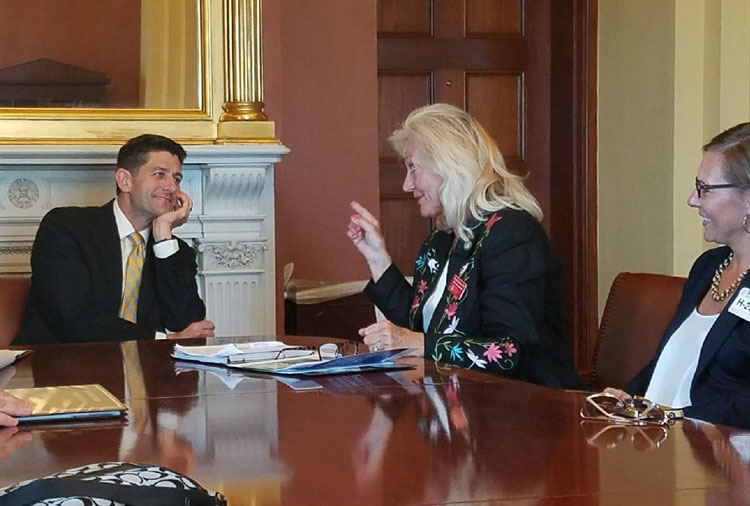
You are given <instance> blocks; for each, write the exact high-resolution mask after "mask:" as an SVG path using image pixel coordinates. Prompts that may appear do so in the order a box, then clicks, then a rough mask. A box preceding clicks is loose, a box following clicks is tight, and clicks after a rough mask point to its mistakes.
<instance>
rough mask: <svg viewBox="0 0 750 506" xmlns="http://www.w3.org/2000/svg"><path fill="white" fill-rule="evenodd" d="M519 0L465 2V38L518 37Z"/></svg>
mask: <svg viewBox="0 0 750 506" xmlns="http://www.w3.org/2000/svg"><path fill="white" fill-rule="evenodd" d="M521 4H522V1H521V0H465V5H466V7H465V9H466V24H465V28H464V32H465V33H466V36H467V37H491V36H499V35H520V34H521V33H522V32H521V27H522V18H521V13H522V12H523V6H522V5H521Z"/></svg>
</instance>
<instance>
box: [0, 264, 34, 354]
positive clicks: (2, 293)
mask: <svg viewBox="0 0 750 506" xmlns="http://www.w3.org/2000/svg"><path fill="white" fill-rule="evenodd" d="M29 288H31V277H30V276H28V275H23V274H18V275H15V274H3V275H0V349H2V348H7V347H8V345H9V344H10V342H11V341H13V338H14V337H15V336H16V334H18V332H19V331H20V330H21V325H22V324H23V315H24V312H25V311H26V299H28V297H29Z"/></svg>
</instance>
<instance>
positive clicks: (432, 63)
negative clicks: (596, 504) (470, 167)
mask: <svg viewBox="0 0 750 506" xmlns="http://www.w3.org/2000/svg"><path fill="white" fill-rule="evenodd" d="M595 10H596V0H565V1H563V2H554V1H553V0H378V108H379V112H378V132H379V154H380V215H381V222H382V223H383V232H384V235H385V239H386V242H387V244H388V246H389V250H390V252H391V254H392V256H393V258H394V261H395V262H396V264H397V265H398V266H399V267H400V268H401V269H402V271H403V272H404V273H407V274H411V272H412V271H413V261H414V258H415V256H416V252H417V249H418V248H419V245H420V243H421V241H422V240H423V239H424V237H425V236H426V234H427V233H428V231H429V230H430V229H431V223H429V221H428V220H425V219H422V218H421V217H420V216H419V213H418V211H417V206H416V204H415V203H414V202H413V200H412V197H411V195H410V194H405V193H404V192H403V191H402V190H401V184H402V181H403V176H404V167H403V165H402V162H401V160H399V158H398V157H397V155H396V153H395V152H394V151H393V149H392V148H391V147H390V145H389V143H388V136H389V134H390V133H391V132H392V131H393V130H394V129H395V128H396V127H397V126H398V124H399V122H400V121H402V120H403V119H404V118H405V117H406V115H407V114H408V113H409V111H411V110H412V109H415V108H417V107H419V106H421V105H425V104H429V103H435V102H447V103H450V104H454V105H456V106H458V107H461V108H464V109H466V110H467V111H468V112H469V113H471V114H472V115H473V116H474V117H476V118H477V119H478V120H479V121H480V122H481V123H482V124H483V125H484V127H485V128H486V129H487V131H488V132H489V134H490V135H492V136H493V137H494V139H495V140H496V141H497V143H498V145H499V147H500V150H501V152H502V153H503V156H504V157H505V160H506V163H507V165H508V167H509V168H510V169H511V170H512V171H513V172H515V173H516V174H521V175H524V176H526V184H527V186H528V187H529V189H530V190H531V191H532V193H533V194H534V195H535V196H536V198H537V199H538V200H539V203H540V204H541V207H542V210H543V211H544V221H543V225H544V227H545V229H546V230H547V232H548V234H549V235H550V238H551V240H552V243H553V244H554V246H555V248H556V250H557V252H558V253H559V254H560V256H561V258H562V260H563V263H564V264H565V273H566V274H565V281H566V285H565V286H566V307H565V317H566V327H567V331H568V335H569V336H571V338H572V339H573V344H574V350H575V359H576V366H577V367H578V369H579V371H580V372H583V373H586V372H587V371H588V370H589V369H590V365H591V356H592V351H593V346H594V342H595V335H596V326H597V313H596V311H597V308H596V206H595V202H596V186H595V184H596V178H595V172H594V169H595V168H594V166H593V162H594V159H593V157H592V156H591V155H593V154H594V153H595V151H594V142H595V136H594V135H593V132H595V129H594V123H593V122H594V120H595V116H594V112H593V111H594V103H593V97H594V96H595V93H594V91H595V88H594V82H595V81H594V75H593V72H592V71H593V69H595V61H591V60H593V57H592V58H591V59H590V58H589V54H594V55H595V51H594V50H593V49H595V48H594V45H595V23H596V12H595Z"/></svg>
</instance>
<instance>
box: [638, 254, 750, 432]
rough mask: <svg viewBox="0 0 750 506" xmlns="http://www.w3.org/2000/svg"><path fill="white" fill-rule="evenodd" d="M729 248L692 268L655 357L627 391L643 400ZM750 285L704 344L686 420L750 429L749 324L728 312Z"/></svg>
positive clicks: (744, 283)
mask: <svg viewBox="0 0 750 506" xmlns="http://www.w3.org/2000/svg"><path fill="white" fill-rule="evenodd" d="M729 252H730V249H729V248H728V247H726V246H724V247H721V248H715V249H712V250H709V251H706V252H705V253H703V254H702V255H701V256H700V257H699V258H698V260H696V261H695V263H694V264H693V267H692V268H691V269H690V275H689V276H688V279H687V281H686V282H685V287H684V288H683V290H682V299H680V304H679V306H678V307H677V313H676V314H675V316H674V318H673V319H672V322H671V323H670V324H669V327H667V330H666V332H665V333H664V337H662V340H661V342H660V343H659V347H658V349H657V352H656V356H655V357H654V359H653V360H651V362H649V363H648V364H647V365H646V366H645V367H644V368H643V369H642V370H641V371H640V372H639V373H638V374H637V375H636V376H635V377H634V378H633V379H632V380H630V382H628V384H627V385H626V386H625V390H626V391H627V392H628V393H630V394H633V395H643V394H645V393H646V390H647V389H648V384H649V382H650V381H651V376H652V374H653V373H654V367H655V366H656V362H657V360H659V356H660V355H661V352H662V350H664V346H665V345H666V344H667V341H669V339H670V338H671V337H672V334H673V333H674V332H675V330H677V328H678V327H679V326H680V325H681V324H682V322H684V321H685V319H686V318H687V317H688V316H689V315H690V313H691V312H692V311H693V309H695V308H696V307H697V306H698V304H699V303H700V301H701V299H702V298H703V296H704V295H705V294H706V292H708V290H709V288H710V287H711V278H712V277H713V275H714V272H716V268H717V267H718V266H719V264H721V263H722V262H723V261H724V259H726V258H727V256H728V255H729ZM746 286H750V278H747V277H746V278H745V279H744V280H743V281H742V283H741V284H740V286H739V288H738V289H737V292H735V294H734V295H733V296H732V298H731V299H730V300H729V302H728V303H727V305H726V307H725V308H724V310H723V311H722V312H721V313H720V314H719V317H718V318H717V319H716V321H715V322H714V324H713V326H712V327H711V329H710V330H709V332H708V334H707V335H706V340H705V341H704V342H703V347H702V348H701V352H700V357H699V359H698V367H697V369H696V370H695V376H694V377H693V382H692V383H691V385H690V399H691V401H692V403H693V404H692V406H689V407H687V408H685V410H684V411H685V415H686V416H689V417H691V418H699V419H701V420H706V421H709V422H712V423H721V424H725V425H733V426H736V427H744V428H750V322H747V321H745V320H743V319H742V318H740V317H738V316H735V315H733V314H732V313H730V312H729V307H730V306H731V304H732V302H733V301H734V298H735V297H736V296H737V294H738V293H739V291H740V290H741V289H742V288H744V287H746Z"/></svg>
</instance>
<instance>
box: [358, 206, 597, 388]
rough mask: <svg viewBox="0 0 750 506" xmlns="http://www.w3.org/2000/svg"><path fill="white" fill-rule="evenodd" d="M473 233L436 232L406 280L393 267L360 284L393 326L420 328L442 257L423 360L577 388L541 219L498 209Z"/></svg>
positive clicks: (557, 269) (556, 269)
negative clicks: (464, 237) (458, 237)
mask: <svg viewBox="0 0 750 506" xmlns="http://www.w3.org/2000/svg"><path fill="white" fill-rule="evenodd" d="M473 231H474V238H473V239H472V240H471V241H466V242H464V241H458V242H457V243H455V245H454V240H455V235H454V234H453V233H448V232H443V231H440V230H437V229H436V230H435V231H433V233H432V234H430V236H429V237H428V238H427V240H426V241H425V242H424V244H423V245H422V248H421V249H420V251H419V254H418V256H417V261H416V268H415V272H414V282H413V286H411V285H409V283H407V281H406V280H405V279H404V277H403V275H402V274H401V272H399V270H398V268H397V267H396V266H395V265H391V266H390V267H389V268H388V270H386V272H385V273H384V274H383V275H382V276H381V278H380V279H379V280H378V281H377V283H374V282H373V281H372V280H370V283H368V285H367V286H366V287H365V294H366V295H367V296H368V297H369V298H370V299H371V300H372V301H373V302H374V303H375V305H376V306H377V307H378V308H379V309H380V310H381V311H382V312H383V314H384V315H385V316H386V318H388V319H389V320H390V321H391V322H392V323H393V324H395V325H398V326H399V327H405V328H408V329H411V330H414V331H417V332H422V331H423V330H424V325H423V315H422V312H423V309H424V306H425V303H426V302H427V300H428V299H429V298H430V295H431V294H432V292H433V291H434V290H435V289H436V288H437V285H438V282H439V278H440V272H441V268H442V267H443V266H444V265H445V262H446V261H449V264H448V272H447V277H446V288H445V290H444V291H443V293H442V294H441V295H440V301H439V302H438V304H437V307H436V308H435V312H434V313H433V317H432V319H431V321H430V324H429V327H428V332H426V333H425V337H424V347H425V349H424V354H425V358H433V359H434V360H435V361H436V362H446V363H451V364H455V365H458V366H461V367H466V368H469V369H477V370H484V371H487V372H493V373H497V374H502V375H505V376H510V377H514V378H517V379H521V380H524V381H528V382H530V383H536V384H538V385H544V386H549V387H554V388H580V387H582V383H581V380H580V379H579V378H578V375H577V374H576V372H575V369H574V368H573V360H572V357H571V352H570V349H571V345H570V341H569V340H568V339H567V338H566V337H565V334H564V332H563V328H562V265H561V264H560V261H559V259H558V257H557V255H556V254H555V253H554V251H552V248H551V247H550V245H549V241H548V240H547V235H546V234H545V232H544V229H543V228H542V227H541V225H540V224H539V222H538V221H537V220H536V219H534V218H533V217H532V216H531V215H530V214H529V213H527V212H525V211H517V210H513V209H502V210H500V211H497V212H496V213H493V214H492V215H491V216H489V217H488V218H487V219H486V220H485V221H483V222H478V223H476V224H475V226H474V227H473Z"/></svg>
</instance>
